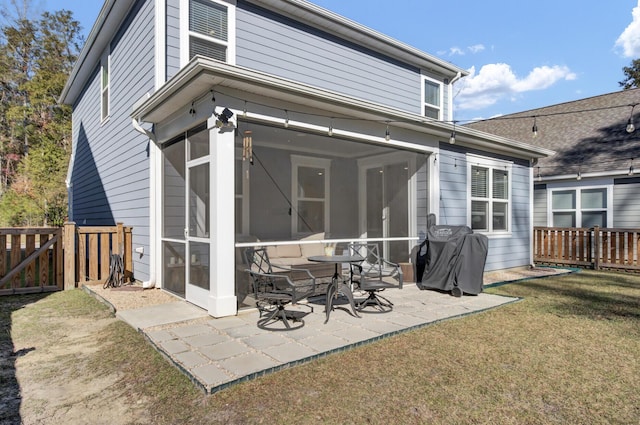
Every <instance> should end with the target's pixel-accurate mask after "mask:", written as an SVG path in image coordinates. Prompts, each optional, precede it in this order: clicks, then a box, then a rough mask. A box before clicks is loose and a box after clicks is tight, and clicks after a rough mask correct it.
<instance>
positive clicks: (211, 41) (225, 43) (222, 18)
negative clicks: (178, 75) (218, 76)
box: [189, 0, 231, 62]
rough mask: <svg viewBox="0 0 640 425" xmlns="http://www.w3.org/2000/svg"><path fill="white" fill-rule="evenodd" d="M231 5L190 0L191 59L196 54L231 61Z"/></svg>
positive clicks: (211, 0) (203, 0)
mask: <svg viewBox="0 0 640 425" xmlns="http://www.w3.org/2000/svg"><path fill="white" fill-rule="evenodd" d="M230 15H231V13H230V6H229V5H227V4H225V3H222V2H218V1H214V0H189V59H191V58H193V57H194V56H196V55H201V56H205V57H209V58H212V59H217V60H220V61H223V62H228V61H229V56H230V55H229V40H230V35H231V34H230V18H231V17H230Z"/></svg>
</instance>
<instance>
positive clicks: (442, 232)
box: [416, 225, 489, 294]
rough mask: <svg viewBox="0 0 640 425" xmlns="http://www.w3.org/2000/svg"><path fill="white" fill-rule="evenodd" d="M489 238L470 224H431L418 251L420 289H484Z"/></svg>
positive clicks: (469, 290) (474, 292)
mask: <svg viewBox="0 0 640 425" xmlns="http://www.w3.org/2000/svg"><path fill="white" fill-rule="evenodd" d="M488 245H489V244H488V238H487V237H486V236H485V235H481V234H474V233H473V231H472V230H471V229H470V228H469V227H468V226H444V225H440V226H431V227H430V228H429V230H428V231H427V237H426V239H425V240H424V242H423V243H422V244H421V245H420V249H419V250H418V253H417V255H416V275H417V276H416V282H417V285H418V287H419V288H420V289H439V290H443V291H451V290H452V289H454V288H455V287H458V288H459V289H461V290H462V291H463V292H465V293H468V294H478V293H480V292H482V285H483V283H482V276H483V273H484V265H485V262H486V258H487V250H488Z"/></svg>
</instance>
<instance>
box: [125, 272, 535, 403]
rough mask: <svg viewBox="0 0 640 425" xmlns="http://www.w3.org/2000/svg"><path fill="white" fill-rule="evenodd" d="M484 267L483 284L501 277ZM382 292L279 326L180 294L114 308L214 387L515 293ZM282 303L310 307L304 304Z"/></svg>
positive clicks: (481, 307) (408, 288) (201, 382)
mask: <svg viewBox="0 0 640 425" xmlns="http://www.w3.org/2000/svg"><path fill="white" fill-rule="evenodd" d="M485 275H486V276H485V284H486V283H496V282H499V281H500V280H499V277H494V278H493V279H492V278H491V275H490V274H485ZM545 275H548V273H545ZM528 276H529V277H537V276H533V275H532V274H531V273H523V275H522V277H520V278H527V277H528ZM505 280H514V279H505ZM384 295H385V297H387V298H389V299H390V300H391V301H392V302H393V303H394V308H393V310H392V311H391V312H387V313H378V314H374V313H367V312H362V313H361V314H360V315H361V316H362V317H361V318H358V317H354V316H352V315H351V314H350V313H349V312H348V310H347V309H343V308H342V307H345V305H338V308H337V309H336V310H334V311H333V312H332V313H331V317H330V319H329V321H328V323H326V324H325V323H324V321H325V313H324V303H323V302H322V301H321V300H318V301H316V302H315V303H314V302H310V303H309V305H311V306H313V307H314V312H313V313H310V314H308V315H307V316H306V317H305V318H304V321H305V326H304V327H302V328H300V329H296V330H291V331H282V332H277V331H266V330H262V329H259V328H258V326H257V325H256V322H257V321H258V312H257V311H255V310H250V311H242V312H240V313H239V314H238V315H237V316H234V317H225V318H220V319H215V318H212V317H210V316H209V315H208V314H207V312H206V311H204V310H202V309H200V308H198V307H196V306H194V305H192V304H189V303H187V302H186V301H173V302H169V303H165V304H160V305H152V306H147V307H142V308H138V309H131V310H123V311H117V312H116V316H117V317H119V318H120V319H121V320H123V321H125V322H126V323H128V324H130V325H131V326H132V327H134V328H136V329H138V330H139V331H140V332H142V333H143V334H144V335H145V337H146V338H147V339H148V340H149V341H150V343H151V344H152V345H153V346H154V347H155V348H156V349H157V350H158V351H160V352H161V353H163V354H164V355H165V357H167V358H168V359H169V360H170V361H171V362H172V363H174V365H176V366H177V367H178V368H179V369H180V370H181V371H183V372H184V373H185V374H187V375H188V376H189V378H190V379H191V380H192V381H193V382H194V383H195V384H196V385H197V386H199V387H201V388H202V389H203V390H204V391H205V392H207V393H214V392H217V391H220V390H222V389H224V388H226V387H228V386H230V385H233V384H235V383H239V382H243V381H246V380H249V379H253V378H256V377H259V376H261V375H264V374H266V373H270V372H275V371H278V370H280V369H284V368H288V367H291V366H294V365H297V364H301V363H305V362H308V361H312V360H314V359H317V358H320V357H323V356H326V355H329V354H332V353H335V352H339V351H343V350H347V349H350V348H353V347H356V346H359V345H363V344H366V343H369V342H373V341H376V340H379V339H382V338H386V337H389V336H393V335H396V334H398V333H402V332H407V331H410V330H414V329H417V328H420V327H424V326H428V325H430V324H433V323H437V322H440V321H443V320H447V319H452V318H456V317H462V316H465V315H469V314H472V313H478V312H482V311H485V310H488V309H492V308H496V307H499V306H502V305H506V304H509V303H512V302H515V301H518V299H517V298H511V297H504V296H498V295H492V294H487V293H481V294H479V295H477V296H470V295H464V296H462V297H461V298H455V297H452V296H451V295H449V294H448V293H440V292H437V291H431V290H426V291H421V290H420V289H418V287H417V286H416V285H415V283H407V284H405V287H404V288H403V289H402V290H398V289H392V290H387V291H385V293H384ZM288 309H300V310H301V311H309V309H308V308H307V307H306V306H295V307H292V306H289V308H288ZM366 310H369V311H373V309H371V308H368V309H366Z"/></svg>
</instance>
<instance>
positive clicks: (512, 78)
mask: <svg viewBox="0 0 640 425" xmlns="http://www.w3.org/2000/svg"><path fill="white" fill-rule="evenodd" d="M575 79H576V74H575V73H573V72H571V71H570V70H569V68H568V67H566V66H558V65H555V66H541V67H536V68H534V69H533V70H532V71H531V72H530V73H529V75H527V76H526V77H525V78H522V79H519V78H518V77H517V76H516V74H515V73H514V72H513V70H512V69H511V66H509V65H508V64H506V63H494V64H488V65H484V66H483V67H482V68H480V72H478V73H476V69H475V67H472V68H471V69H470V70H469V75H468V76H467V77H465V78H463V79H462V80H460V82H459V83H458V84H459V88H460V89H459V92H458V94H457V96H456V105H457V108H458V109H482V108H486V107H488V106H491V105H493V104H495V103H496V102H497V101H498V100H500V99H502V98H503V97H512V96H514V95H515V94H518V93H524V92H528V91H533V90H544V89H546V88H549V87H551V86H552V85H553V84H555V83H556V82H558V81H560V80H575Z"/></svg>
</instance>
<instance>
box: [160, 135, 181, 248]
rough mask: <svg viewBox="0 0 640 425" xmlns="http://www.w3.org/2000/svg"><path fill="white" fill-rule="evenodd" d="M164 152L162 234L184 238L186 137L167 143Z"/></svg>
mask: <svg viewBox="0 0 640 425" xmlns="http://www.w3.org/2000/svg"><path fill="white" fill-rule="evenodd" d="M162 152H163V154H164V155H163V162H164V164H163V171H164V174H163V180H164V184H163V190H162V210H163V214H162V236H163V237H165V238H172V239H181V240H182V239H184V226H185V207H184V206H185V185H186V167H185V143H184V139H182V140H177V141H174V142H173V143H170V144H167V145H165V147H164V148H163V149H162Z"/></svg>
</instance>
